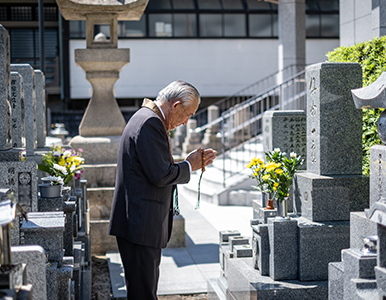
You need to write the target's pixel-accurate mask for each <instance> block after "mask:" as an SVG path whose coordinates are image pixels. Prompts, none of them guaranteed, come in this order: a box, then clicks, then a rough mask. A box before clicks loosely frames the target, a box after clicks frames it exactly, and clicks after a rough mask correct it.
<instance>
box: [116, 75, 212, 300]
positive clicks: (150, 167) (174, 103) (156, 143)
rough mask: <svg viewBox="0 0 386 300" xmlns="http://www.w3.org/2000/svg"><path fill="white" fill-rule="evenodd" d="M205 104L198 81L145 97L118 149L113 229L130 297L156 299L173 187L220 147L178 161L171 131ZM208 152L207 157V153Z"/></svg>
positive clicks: (209, 160)
mask: <svg viewBox="0 0 386 300" xmlns="http://www.w3.org/2000/svg"><path fill="white" fill-rule="evenodd" d="M199 104H200V95H199V93H198V91H197V90H196V88H195V87H193V86H192V85H191V84H189V83H186V82H183V81H174V82H172V83H171V84H169V85H168V86H167V87H165V88H164V89H163V90H161V91H160V92H159V94H158V96H157V99H156V100H155V101H154V102H153V101H151V100H149V99H145V100H144V103H143V105H142V108H141V109H139V110H138V111H137V112H136V113H135V114H134V115H133V116H132V117H131V119H130V121H129V122H128V123H127V126H126V128H125V130H124V132H123V134H122V139H121V143H120V148H119V154H118V164H117V176H116V182H115V193H114V198H113V204H112V208H111V216H110V228H109V234H110V235H114V236H116V238H117V243H118V248H119V252H120V254H121V258H122V262H123V267H124V270H125V277H126V288H127V299H129V300H154V299H157V285H158V277H159V265H160V262H161V248H165V247H166V244H167V242H168V241H169V239H170V235H171V230H172V222H173V193H174V190H175V188H176V185H177V184H181V183H187V182H189V180H190V173H191V172H192V171H196V170H198V169H200V168H201V167H202V165H203V161H204V162H205V165H209V164H211V163H212V162H213V160H214V159H215V157H216V151H214V150H212V149H207V150H205V151H204V154H202V150H201V149H197V150H196V151H193V152H192V153H191V154H189V155H188V156H187V157H186V160H185V161H183V162H180V163H174V161H173V157H172V152H171V151H172V150H171V146H170V140H169V131H170V130H173V129H174V128H176V127H177V126H179V125H182V124H184V125H185V124H186V123H187V122H188V120H189V118H190V117H191V116H193V114H194V113H195V112H196V110H197V108H198V105H199ZM203 156H204V157H203Z"/></svg>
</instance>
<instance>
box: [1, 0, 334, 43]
mask: <svg viewBox="0 0 386 300" xmlns="http://www.w3.org/2000/svg"><path fill="white" fill-rule="evenodd" d="M23 7H24V6H23ZM7 13H8V11H7V10H5V11H2V10H0V17H1V16H2V15H5V16H6V15H7ZM19 14H21V13H19ZM24 14H28V11H27V12H24ZM79 22H80V21H70V37H71V38H84V37H85V32H84V29H85V26H84V24H83V23H79ZM73 23H74V24H73ZM102 31H103V28H102ZM103 32H104V31H103ZM106 33H107V31H106ZM108 35H109V33H108V34H107V36H108ZM306 36H307V38H338V37H339V0H306ZM118 37H119V38H277V37H278V5H277V4H273V3H270V2H266V1H263V0H262V1H258V0H149V4H148V6H147V7H146V9H145V12H144V14H143V16H142V18H141V19H140V20H139V21H119V22H118Z"/></svg>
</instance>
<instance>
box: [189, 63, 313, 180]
mask: <svg viewBox="0 0 386 300" xmlns="http://www.w3.org/2000/svg"><path fill="white" fill-rule="evenodd" d="M305 98H306V87H305V71H304V70H303V71H301V72H299V73H297V74H295V75H293V76H291V77H290V78H288V79H287V80H285V81H284V82H283V83H281V84H279V85H277V86H274V87H271V88H269V89H266V90H265V91H262V92H261V93H260V94H258V95H254V96H251V97H249V98H248V99H246V100H245V101H244V102H242V103H240V104H237V105H235V106H233V107H231V108H230V109H228V110H226V111H224V112H222V114H221V116H220V117H219V118H217V119H215V120H213V121H212V122H210V123H208V124H205V125H203V126H201V127H198V128H196V130H195V131H196V132H203V131H205V130H206V129H207V128H209V127H212V126H215V125H218V127H219V128H220V134H221V140H222V154H221V156H222V159H223V185H224V187H225V186H226V180H227V179H228V178H229V177H231V176H233V175H236V174H238V173H240V172H241V171H242V170H243V169H245V165H246V161H248V160H250V159H251V157H253V156H255V155H256V154H253V153H247V154H246V153H245V149H246V147H247V145H248V144H251V143H253V140H254V139H255V138H256V137H257V136H258V135H259V134H260V133H261V132H262V118H263V114H264V112H265V111H267V110H276V109H280V110H289V109H305V105H306V101H305ZM247 155H248V157H246V156H247ZM226 160H228V165H227V164H226Z"/></svg>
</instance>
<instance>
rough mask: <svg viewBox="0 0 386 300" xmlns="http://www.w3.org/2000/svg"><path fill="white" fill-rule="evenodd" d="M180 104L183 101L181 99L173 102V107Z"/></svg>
mask: <svg viewBox="0 0 386 300" xmlns="http://www.w3.org/2000/svg"><path fill="white" fill-rule="evenodd" d="M179 105H182V101H181V100H177V101H175V102H174V103H173V108H177V107H178V106H179Z"/></svg>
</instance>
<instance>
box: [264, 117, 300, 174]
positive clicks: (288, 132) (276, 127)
mask: <svg viewBox="0 0 386 300" xmlns="http://www.w3.org/2000/svg"><path fill="white" fill-rule="evenodd" d="M275 148H280V150H281V151H282V152H286V153H287V154H288V155H289V154H290V153H291V152H296V153H297V154H300V155H301V156H302V158H303V159H304V162H303V165H302V166H300V169H305V168H306V166H307V162H306V159H307V140H306V113H305V112H304V111H303V110H286V111H278V110H275V111H266V112H265V113H264V115H263V149H264V152H265V151H272V150H273V149H275Z"/></svg>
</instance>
